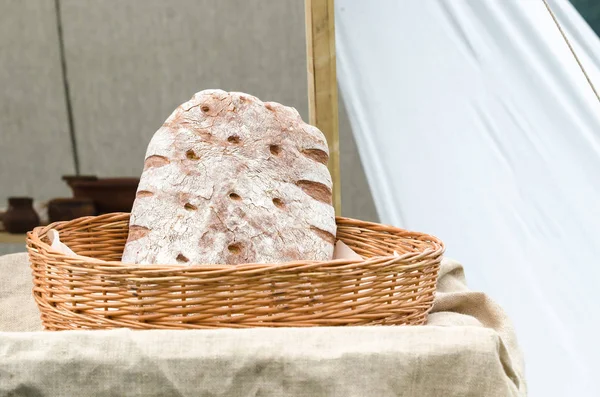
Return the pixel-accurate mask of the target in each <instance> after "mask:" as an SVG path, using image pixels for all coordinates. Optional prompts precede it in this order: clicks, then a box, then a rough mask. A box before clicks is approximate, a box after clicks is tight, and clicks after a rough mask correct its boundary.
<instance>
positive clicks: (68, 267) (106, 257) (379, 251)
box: [27, 213, 444, 330]
mask: <svg viewBox="0 0 600 397" xmlns="http://www.w3.org/2000/svg"><path fill="white" fill-rule="evenodd" d="M337 223H338V232H337V238H338V239H340V240H342V241H343V242H344V243H346V244H347V245H348V246H350V247H351V248H352V249H353V250H354V251H355V252H356V253H358V254H359V255H361V256H362V257H363V258H364V259H363V260H347V259H340V260H335V261H329V262H314V261H297V262H288V263H282V264H244V265H237V266H227V265H200V266H191V267H183V266H169V265H160V266H158V265H151V266H148V265H144V266H138V265H130V264H123V263H121V262H119V260H120V258H121V253H122V252H123V247H124V245H125V242H126V240H127V233H128V224H129V214H125V213H115V214H106V215H101V216H97V217H85V218H79V219H76V220H74V221H69V222H57V223H54V224H51V225H49V226H45V227H38V228H36V229H34V230H33V231H32V232H30V233H29V234H28V235H27V247H28V251H29V257H30V262H31V268H32V271H33V279H34V288H33V295H34V298H35V300H36V303H37V305H38V307H39V309H40V311H41V318H42V322H43V324H44V327H45V328H46V329H48V330H65V329H103V328H104V329H106V328H118V327H128V328H134V329H152V328H162V329H185V328H220V327H236V328H245V327H281V326H288V327H289V326H337V325H382V324H387V325H392V324H395V325H400V324H412V325H417V324H423V323H424V322H425V321H426V318H427V313H428V312H429V310H430V309H431V306H432V304H433V296H434V293H435V286H436V281H437V274H438V270H439V265H440V261H441V258H442V255H443V252H444V246H443V243H442V242H441V241H440V240H438V239H437V238H435V237H432V236H429V235H425V234H420V233H414V232H408V231H405V230H402V229H397V228H393V227H390V226H383V225H379V224H376V223H370V222H362V221H357V220H353V219H349V218H337ZM50 229H56V230H58V231H59V232H60V235H61V241H62V242H64V243H65V244H67V245H68V246H69V247H70V248H71V249H72V250H73V251H75V252H76V253H77V254H78V255H82V256H86V257H87V258H81V257H69V256H66V255H63V254H61V253H59V252H57V251H55V250H53V249H52V248H51V247H50V246H49V245H48V238H47V237H46V233H47V232H48V230H50ZM394 251H396V252H397V253H398V254H399V256H397V255H394Z"/></svg>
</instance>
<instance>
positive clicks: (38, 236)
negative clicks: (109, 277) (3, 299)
mask: <svg viewBox="0 0 600 397" xmlns="http://www.w3.org/2000/svg"><path fill="white" fill-rule="evenodd" d="M129 215H130V214H129V213H127V212H114V213H108V214H103V215H97V216H86V217H81V218H77V219H73V220H71V221H58V222H53V223H51V224H49V225H46V226H38V227H36V228H34V229H33V230H32V231H29V232H28V233H27V238H26V242H27V246H28V247H29V248H31V247H32V246H39V247H40V248H42V249H44V250H46V251H47V252H48V253H51V254H52V256H53V257H55V258H56V259H57V260H61V261H65V260H66V261H68V262H70V263H74V264H75V263H78V264H80V265H82V264H85V265H86V266H85V267H86V268H96V267H110V268H112V269H115V270H116V269H118V270H120V271H134V272H139V271H144V272H148V273H154V272H157V273H163V272H173V271H176V272H178V273H179V272H184V273H185V272H196V271H198V270H201V269H204V270H208V269H210V270H211V271H214V272H215V273H222V272H225V273H228V272H230V271H231V272H234V271H235V272H240V271H248V272H252V271H253V270H254V271H259V272H260V271H265V270H273V271H281V270H285V269H286V268H288V267H289V268H297V267H298V266H299V265H300V266H306V267H307V268H310V267H312V266H315V267H319V266H324V265H327V266H331V267H334V266H335V265H337V264H339V265H340V266H341V267H344V266H349V267H351V266H353V265H356V264H357V263H361V264H363V265H369V264H370V263H371V262H377V263H379V264H380V265H381V264H383V263H385V262H387V261H388V260H389V261H390V262H397V261H399V260H402V261H406V260H416V259H419V258H420V257H422V256H427V255H431V254H435V255H443V254H444V252H445V245H444V243H443V241H442V240H440V239H439V238H437V237H435V236H433V235H430V234H427V233H422V232H415V231H409V230H406V229H402V228H399V227H395V226H391V225H385V224H381V223H376V222H368V221H362V220H358V219H353V218H348V217H341V216H336V218H335V219H336V224H337V225H344V224H350V225H351V226H357V227H366V228H379V227H380V228H382V229H387V230H390V229H392V230H393V231H394V232H395V233H398V234H404V235H406V237H407V238H410V237H413V238H414V237H419V238H418V239H419V240H422V241H427V242H430V243H432V244H433V245H434V246H435V249H426V250H424V251H420V252H406V253H404V254H399V255H382V256H373V257H370V258H365V257H362V259H336V260H329V261H311V260H295V261H290V262H282V263H243V264H237V265H228V264H194V265H190V266H183V265H176V264H149V265H139V264H126V263H123V262H120V261H105V260H102V259H97V258H93V257H89V256H82V255H77V256H75V257H73V256H69V255H66V254H63V253H61V252H59V251H56V250H55V249H53V248H52V247H51V246H50V245H49V244H47V243H45V242H44V241H42V236H45V235H46V233H47V232H48V231H49V230H51V229H55V228H56V227H58V226H65V227H68V226H70V225H71V224H73V223H82V222H85V221H90V222H91V221H95V222H98V221H101V220H103V219H104V218H107V219H112V220H113V221H115V219H114V218H115V216H122V217H123V220H124V219H128V218H129ZM59 232H60V230H59ZM336 241H337V238H336ZM311 265H312V266H311ZM405 266H406V267H405V269H406V270H410V268H411V267H413V266H411V265H408V264H407V265H405ZM419 266H420V265H419V264H415V265H414V267H415V268H417V267H419Z"/></svg>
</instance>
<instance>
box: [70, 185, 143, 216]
mask: <svg viewBox="0 0 600 397" xmlns="http://www.w3.org/2000/svg"><path fill="white" fill-rule="evenodd" d="M139 183H140V179H139V178H100V179H96V180H73V181H71V182H70V183H69V186H71V189H72V190H73V196H74V197H77V198H80V197H85V198H89V199H92V200H93V201H94V205H95V206H96V212H97V214H98V215H101V214H106V213H109V212H131V208H132V207H133V201H134V200H135V193H136V191H137V187H138V184H139Z"/></svg>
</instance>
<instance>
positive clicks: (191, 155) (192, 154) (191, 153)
mask: <svg viewBox="0 0 600 397" xmlns="http://www.w3.org/2000/svg"><path fill="white" fill-rule="evenodd" d="M185 157H187V158H188V159H189V160H199V159H200V157H198V155H197V154H196V152H194V151H193V150H192V149H190V150H188V151H187V152H185Z"/></svg>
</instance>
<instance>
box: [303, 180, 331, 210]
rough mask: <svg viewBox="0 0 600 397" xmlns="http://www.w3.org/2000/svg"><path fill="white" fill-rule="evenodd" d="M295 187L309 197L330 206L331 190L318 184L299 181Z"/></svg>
mask: <svg viewBox="0 0 600 397" xmlns="http://www.w3.org/2000/svg"><path fill="white" fill-rule="evenodd" d="M296 186H298V187H299V188H300V189H302V190H303V191H304V193H306V194H308V195H309V196H310V197H312V198H314V199H315V200H317V201H320V202H322V203H325V204H331V190H330V189H329V188H328V187H327V186H325V185H323V184H322V183H320V182H315V181H307V180H301V181H298V182H296Z"/></svg>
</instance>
